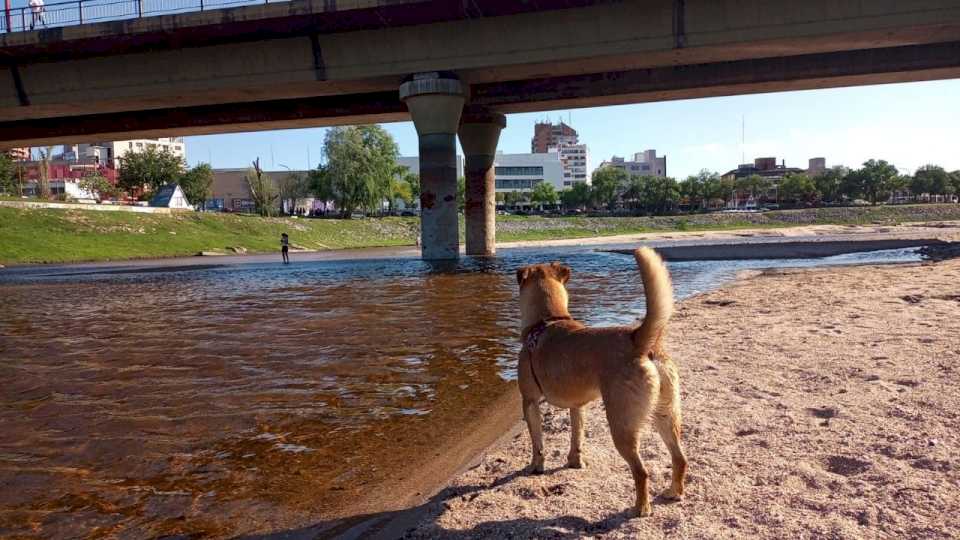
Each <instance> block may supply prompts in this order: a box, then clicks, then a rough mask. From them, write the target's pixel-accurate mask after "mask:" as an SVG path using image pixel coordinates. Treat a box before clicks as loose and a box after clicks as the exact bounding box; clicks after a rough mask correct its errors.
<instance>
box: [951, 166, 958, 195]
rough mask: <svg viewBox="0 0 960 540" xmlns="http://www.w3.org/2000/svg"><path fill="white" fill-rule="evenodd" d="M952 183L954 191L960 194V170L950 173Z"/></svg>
mask: <svg viewBox="0 0 960 540" xmlns="http://www.w3.org/2000/svg"><path fill="white" fill-rule="evenodd" d="M950 185H951V186H953V192H954V193H956V194H960V170H957V171H953V172H952V173H950Z"/></svg>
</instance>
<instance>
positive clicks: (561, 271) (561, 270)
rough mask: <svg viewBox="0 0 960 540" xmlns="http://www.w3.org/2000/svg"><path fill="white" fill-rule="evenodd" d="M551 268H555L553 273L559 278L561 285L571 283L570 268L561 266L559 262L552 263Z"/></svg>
mask: <svg viewBox="0 0 960 540" xmlns="http://www.w3.org/2000/svg"><path fill="white" fill-rule="evenodd" d="M550 267H551V268H553V273H554V275H556V276H557V279H558V280H560V283H564V284H566V282H567V281H570V267H569V266H567V265H565V264H560V263H558V262H552V263H550Z"/></svg>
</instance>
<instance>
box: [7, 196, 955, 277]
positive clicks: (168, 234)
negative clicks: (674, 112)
mask: <svg viewBox="0 0 960 540" xmlns="http://www.w3.org/2000/svg"><path fill="white" fill-rule="evenodd" d="M926 220H960V205H957V204H952V205H951V204H941V205H910V206H880V207H872V208H818V209H808V210H784V211H778V212H766V213H763V214H717V213H713V214H691V215H683V216H662V217H604V218H593V217H581V216H575V217H562V218H545V217H538V216H530V217H525V216H497V240H498V241H501V242H511V241H525V240H556V239H562V238H586V237H592V236H612V235H621V234H638V233H648V232H672V231H717V230H736V229H743V228H752V229H757V228H760V229H763V228H783V227H793V226H797V225H818V224H863V223H883V224H887V225H895V224H898V223H903V222H908V221H926ZM418 230H419V220H418V218H396V217H393V218H378V219H355V220H337V219H290V218H261V217H255V216H244V215H234V214H216V213H193V212H190V213H177V214H172V215H164V214H141V213H132V212H103V211H93V210H62V209H20V208H10V207H3V206H0V264H25V263H58V262H77V261H108V260H124V259H136V258H154V257H174V256H188V255H194V254H196V253H197V252H199V251H219V252H224V253H231V251H230V249H229V248H231V247H242V248H244V249H246V250H247V251H248V252H250V253H263V252H273V251H277V250H278V249H279V243H280V241H279V239H280V233H282V232H286V233H288V234H289V235H290V241H291V243H292V244H293V245H294V247H303V248H307V249H317V250H323V249H343V248H363V247H378V246H402V245H413V244H414V242H415V240H416V237H417V232H418ZM460 231H461V236H462V233H463V221H462V218H461V224H460Z"/></svg>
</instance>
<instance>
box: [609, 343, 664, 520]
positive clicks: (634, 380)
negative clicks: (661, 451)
mask: <svg viewBox="0 0 960 540" xmlns="http://www.w3.org/2000/svg"><path fill="white" fill-rule="evenodd" d="M635 361H636V362H638V363H639V365H638V366H637V367H638V368H639V369H638V371H637V372H633V373H631V374H630V375H629V376H626V377H618V378H615V379H614V380H613V381H611V382H610V384H608V385H606V387H605V388H603V389H602V390H601V393H602V395H603V404H604V406H605V407H606V410H607V422H608V423H609V424H610V435H612V436H613V444H614V446H616V448H617V452H620V455H621V456H623V459H624V460H626V462H627V465H629V466H630V472H631V473H632V474H633V482H634V484H635V486H636V490H637V506H636V511H637V514H638V515H639V516H649V515H650V514H651V508H650V489H649V478H650V475H649V474H648V473H647V469H646V467H644V466H643V461H641V460H640V452H639V451H638V448H637V447H638V441H639V434H640V430H641V429H642V428H643V426H644V425H645V424H646V423H647V422H649V420H650V415H651V414H652V413H653V409H654V406H655V405H656V403H657V399H658V398H659V389H660V380H659V374H658V373H657V370H656V368H655V367H654V366H653V364H652V363H651V362H650V361H649V360H647V359H645V358H644V359H639V360H635Z"/></svg>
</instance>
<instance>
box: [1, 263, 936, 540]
mask: <svg viewBox="0 0 960 540" xmlns="http://www.w3.org/2000/svg"><path fill="white" fill-rule="evenodd" d="M606 247H618V246H604V248H606ZM916 258H917V256H916V255H915V254H914V252H913V250H898V251H889V252H875V253H867V254H857V255H844V256H839V257H832V258H828V259H819V260H793V261H758V260H753V261H736V262H733V261H731V262H716V261H713V262H696V261H694V262H682V263H671V264H670V270H671V273H672V275H673V279H674V283H675V287H676V290H677V295H678V297H680V298H683V297H686V296H689V295H692V294H696V293H698V292H701V291H705V290H708V289H711V288H714V287H716V286H718V285H720V284H722V283H724V282H725V281H727V280H729V279H731V278H732V277H733V276H735V275H736V273H737V272H739V271H741V270H745V269H750V268H766V267H771V266H810V265H819V264H847V263H857V262H896V261H906V260H916ZM550 260H559V261H561V262H564V263H566V264H569V265H570V266H571V267H572V268H573V276H572V278H571V280H570V283H569V285H568V287H569V291H570V297H571V312H572V314H573V315H574V316H575V317H577V318H579V319H581V320H583V321H584V322H586V323H588V324H593V325H600V324H623V323H630V322H632V321H634V320H636V319H637V318H640V317H642V315H643V311H644V303H643V297H642V290H641V288H640V281H639V276H638V274H637V271H636V268H635V265H634V262H633V260H632V258H630V257H627V256H623V255H619V254H614V253H605V252H599V251H597V250H596V249H594V248H589V249H588V248H561V249H558V248H550V249H543V248H541V249H512V250H503V251H502V252H501V253H500V256H499V257H498V258H497V259H496V260H492V261H477V260H471V259H465V260H463V261H461V262H460V263H459V265H458V266H457V267H456V268H454V269H450V268H445V269H438V268H435V267H432V266H430V265H428V264H426V263H423V262H421V261H419V260H416V259H411V258H392V259H356V260H340V261H317V262H305V263H295V264H292V265H289V266H283V265H280V264H277V263H258V264H238V265H206V266H193V267H184V268H179V269H178V268H159V269H158V268H151V267H150V266H139V267H135V268H128V269H124V268H111V267H106V266H96V267H91V268H87V269H83V268H58V267H49V268H34V269H30V270H29V271H22V272H18V271H16V270H9V269H8V270H7V271H4V272H3V273H0V302H2V308H0V309H2V311H0V380H2V381H3V385H2V386H0V430H2V432H3V436H2V437H0V536H2V537H7V536H18V535H19V536H26V537H43V538H74V537H121V538H124V537H128V538H140V537H154V536H162V535H174V534H188V535H209V536H214V537H229V536H234V535H238V534H243V533H251V532H266V531H275V530H282V529H284V528H289V527H294V526H298V525H303V524H308V523H311V522H312V521H315V520H318V519H322V518H328V517H336V516H343V515H350V513H351V504H352V502H354V501H356V500H358V498H360V497H363V495H364V491H365V490H366V489H373V488H375V486H377V485H378V484H379V483H383V482H386V481H392V479H394V478H397V477H399V476H398V475H400V476H402V475H404V474H416V473H415V471H410V470H409V469H410V468H411V466H412V464H415V463H423V460H424V459H425V457H426V456H429V455H430V454H431V452H433V449H434V447H435V444H436V440H437V437H438V436H439V435H438V434H442V433H444V432H445V431H447V430H450V429H453V428H454V427H455V426H461V425H464V423H465V422H469V421H475V420H476V416H477V415H478V414H479V413H480V411H482V410H483V408H484V406H485V405H487V404H488V403H489V402H490V401H491V400H493V399H495V398H496V396H498V395H500V394H502V393H503V392H504V391H505V390H508V389H509V388H510V384H511V382H510V381H511V380H512V379H513V378H514V376H515V358H516V353H517V351H518V350H519V344H518V342H517V336H518V334H519V330H518V328H517V326H518V313H517V306H516V288H517V287H516V281H515V278H514V270H515V269H516V268H517V267H518V266H520V265H523V264H528V263H532V262H543V261H550ZM156 270H159V271H156ZM517 417H518V418H519V411H517Z"/></svg>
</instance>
